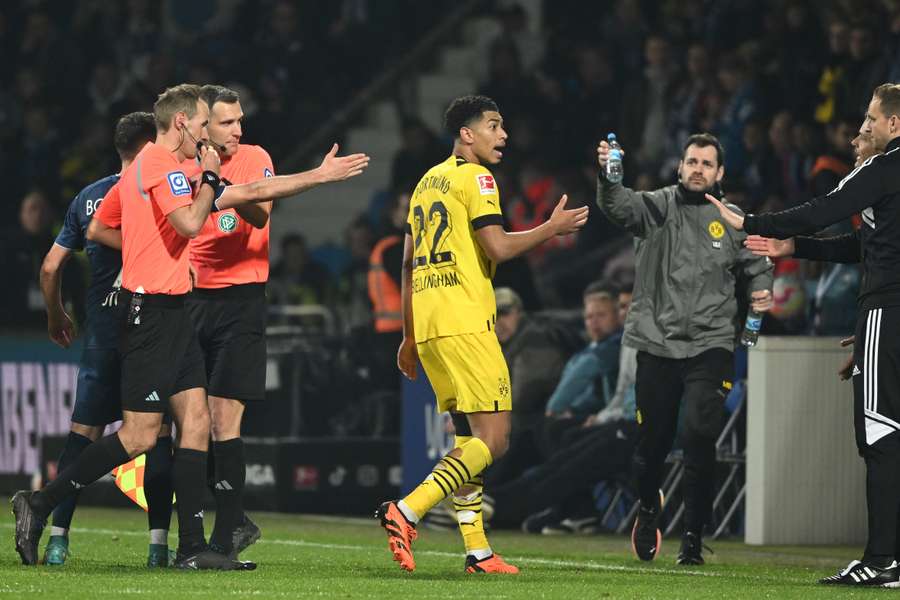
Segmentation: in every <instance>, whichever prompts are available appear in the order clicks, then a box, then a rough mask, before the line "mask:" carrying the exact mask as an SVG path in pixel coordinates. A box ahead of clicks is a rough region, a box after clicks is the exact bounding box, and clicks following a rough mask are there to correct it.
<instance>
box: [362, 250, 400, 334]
mask: <svg viewBox="0 0 900 600" xmlns="http://www.w3.org/2000/svg"><path fill="white" fill-rule="evenodd" d="M402 240H403V238H401V237H400V236H399V235H390V236H388V237H386V238H382V239H381V240H379V241H378V243H377V244H375V247H374V248H372V254H371V255H369V274H368V284H369V285H368V287H369V299H370V300H371V301H372V306H373V307H374V311H373V312H374V317H375V331H377V332H379V333H387V332H393V331H402V330H403V312H402V309H401V304H400V302H401V299H400V286H399V285H398V283H397V282H395V281H394V280H393V279H391V276H390V275H388V272H387V270H385V268H384V252H385V250H387V249H388V248H391V247H392V246H394V245H396V244H399V243H400V242H401V241H402Z"/></svg>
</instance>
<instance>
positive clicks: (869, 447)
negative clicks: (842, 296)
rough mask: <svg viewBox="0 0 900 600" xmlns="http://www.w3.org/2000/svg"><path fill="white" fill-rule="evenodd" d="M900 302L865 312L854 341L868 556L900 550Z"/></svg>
mask: <svg viewBox="0 0 900 600" xmlns="http://www.w3.org/2000/svg"><path fill="white" fill-rule="evenodd" d="M898 328H900V306H892V307H886V308H876V309H872V310H867V311H863V312H861V313H860V315H859V318H858V319H857V323H856V343H855V344H854V347H853V358H854V360H853V364H854V368H853V408H854V410H853V417H854V426H855V427H854V428H855V430H856V445H857V448H859V454H860V456H862V457H863V460H865V463H866V505H867V508H868V527H869V539H868V543H867V544H866V552H865V555H864V558H863V560H865V561H866V562H872V563H875V564H884V565H887V564H890V563H891V562H892V561H893V560H894V559H895V558H897V557H898V556H900V546H898V543H900V536H898V527H900V517H898V513H900V336H898V335H897V331H898Z"/></svg>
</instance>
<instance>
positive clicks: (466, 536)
mask: <svg viewBox="0 0 900 600" xmlns="http://www.w3.org/2000/svg"><path fill="white" fill-rule="evenodd" d="M471 439H472V438H471V436H462V435H458V436H456V447H457V448H459V447H460V446H462V445H463V444H465V443H466V442H468V441H469V440H471ZM462 489H463V490H465V491H466V492H467V493H466V494H460V492H459V491H457V492H456V493H454V494H453V508H454V509H456V521H457V523H459V533H460V534H462V538H463V543H464V544H465V545H466V554H473V555H478V556H477V557H478V558H484V557H486V556H489V555H490V553H491V547H490V545H489V544H488V541H487V537H486V536H485V534H484V518H483V517H484V515H483V514H482V512H481V496H482V493H483V491H484V475H483V474H481V473H479V474H478V475H476V476H474V477H472V478H471V479H470V480H469V481H467V482H466V485H465V486H464V487H463V488H462Z"/></svg>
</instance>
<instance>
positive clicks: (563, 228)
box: [549, 194, 588, 235]
mask: <svg viewBox="0 0 900 600" xmlns="http://www.w3.org/2000/svg"><path fill="white" fill-rule="evenodd" d="M568 199H569V197H568V196H567V195H566V194H563V195H562V197H561V198H560V199H559V203H558V204H557V205H556V208H554V209H553V214H551V215H550V219H549V221H550V224H551V225H552V226H553V230H554V231H555V232H556V235H567V234H570V233H575V232H576V231H578V230H579V229H581V228H582V227H584V224H585V223H587V220H588V207H587V206H581V207H579V208H573V209H570V210H567V209H566V201H567V200H568Z"/></svg>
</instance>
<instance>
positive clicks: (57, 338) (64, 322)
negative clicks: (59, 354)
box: [47, 310, 75, 348]
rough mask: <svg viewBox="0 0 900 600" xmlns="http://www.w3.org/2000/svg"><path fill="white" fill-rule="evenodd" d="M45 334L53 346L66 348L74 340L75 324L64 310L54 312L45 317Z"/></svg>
mask: <svg viewBox="0 0 900 600" xmlns="http://www.w3.org/2000/svg"><path fill="white" fill-rule="evenodd" d="M47 333H48V334H50V341H52V342H53V343H54V344H56V345H57V346H61V347H63V348H68V347H69V346H71V345H72V340H74V339H75V324H74V323H72V319H71V318H70V317H69V315H68V314H66V311H65V310H61V311H59V312H58V313H57V312H56V311H54V312H51V313H50V314H49V315H47Z"/></svg>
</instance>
